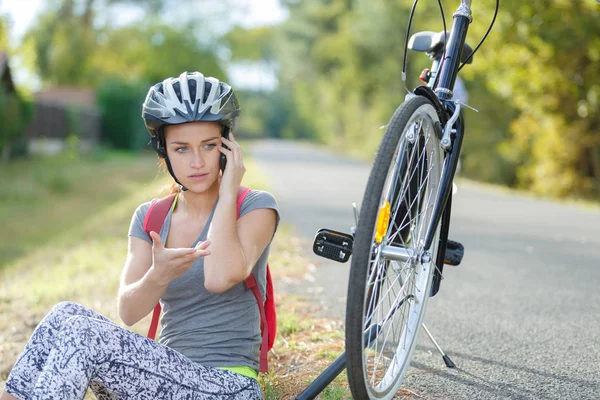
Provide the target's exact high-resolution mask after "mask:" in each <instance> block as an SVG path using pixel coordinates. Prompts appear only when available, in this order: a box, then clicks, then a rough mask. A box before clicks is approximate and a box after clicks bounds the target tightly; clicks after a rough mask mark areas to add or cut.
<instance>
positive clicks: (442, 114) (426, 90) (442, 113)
mask: <svg viewBox="0 0 600 400" xmlns="http://www.w3.org/2000/svg"><path fill="white" fill-rule="evenodd" d="M414 93H415V94H416V95H417V96H423V97H426V98H427V99H429V100H430V101H431V102H432V103H433V106H434V107H435V111H436V112H437V115H438V117H439V118H440V122H441V124H442V126H446V122H448V114H447V113H446V110H445V109H444V107H443V106H442V103H441V102H440V99H438V97H437V96H436V95H435V93H434V92H433V90H431V88H430V87H428V86H424V85H421V86H417V87H416V88H415V90H414Z"/></svg>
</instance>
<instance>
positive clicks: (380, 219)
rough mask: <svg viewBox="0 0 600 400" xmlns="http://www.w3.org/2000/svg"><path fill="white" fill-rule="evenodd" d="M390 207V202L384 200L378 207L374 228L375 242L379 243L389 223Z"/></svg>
mask: <svg viewBox="0 0 600 400" xmlns="http://www.w3.org/2000/svg"><path fill="white" fill-rule="evenodd" d="M390 209H391V207H390V202H389V201H386V202H385V204H384V205H383V206H382V207H381V208H380V209H379V214H377V228H376V230H375V241H376V242H377V243H381V241H382V240H383V237H384V236H385V234H386V232H387V229H388V225H389V223H390Z"/></svg>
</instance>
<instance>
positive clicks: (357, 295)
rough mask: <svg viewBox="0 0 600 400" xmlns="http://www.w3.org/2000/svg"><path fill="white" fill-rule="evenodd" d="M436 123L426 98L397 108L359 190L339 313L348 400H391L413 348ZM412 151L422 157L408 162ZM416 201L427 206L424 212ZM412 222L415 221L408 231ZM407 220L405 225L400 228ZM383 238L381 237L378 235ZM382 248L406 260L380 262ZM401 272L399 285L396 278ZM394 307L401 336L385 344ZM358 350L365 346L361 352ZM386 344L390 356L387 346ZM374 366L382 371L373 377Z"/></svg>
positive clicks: (425, 283)
mask: <svg viewBox="0 0 600 400" xmlns="http://www.w3.org/2000/svg"><path fill="white" fill-rule="evenodd" d="M438 122H439V118H438V116H437V113H436V111H435V107H434V105H433V103H432V102H431V101H430V100H429V99H427V98H425V97H423V96H414V97H411V98H410V99H408V100H407V101H405V102H404V103H402V104H401V105H400V107H398V109H397V110H396V112H395V113H394V115H393V116H392V118H391V120H390V123H389V124H388V126H387V128H386V132H385V134H384V137H383V139H382V142H381V144H380V147H379V150H378V152H377V155H376V158H375V161H374V164H373V168H372V170H371V173H370V176H369V180H368V183H367V186H366V189H365V194H364V196H363V203H362V205H361V209H360V214H359V221H358V226H357V230H356V237H355V241H354V246H353V256H352V263H351V266H350V279H349V284H348V297H347V306H346V356H347V375H348V381H349V385H350V389H351V391H352V395H353V398H355V399H390V398H392V397H393V396H394V394H395V393H396V391H397V389H398V387H399V386H400V384H401V383H402V380H403V378H404V375H405V374H406V370H407V369H408V365H409V364H410V359H411V357H412V352H413V350H414V347H415V343H416V341H417V337H418V333H419V330H420V326H421V323H422V320H423V315H424V312H425V309H426V304H427V299H428V297H429V293H430V288H431V283H432V276H433V273H432V271H433V270H434V268H435V261H436V258H437V246H438V235H439V226H437V227H436V228H435V229H436V234H435V238H434V240H433V243H432V245H431V248H430V249H429V251H428V254H429V259H428V261H427V259H426V258H425V260H426V262H422V261H421V259H422V257H421V256H422V255H423V254H421V253H423V251H422V250H423V249H420V250H419V248H418V245H419V243H420V242H419V241H420V240H421V241H422V240H423V239H424V236H425V231H426V230H427V226H428V222H429V220H430V218H431V209H432V208H433V203H434V202H435V199H436V197H437V191H438V190H439V185H440V176H441V173H442V166H443V157H444V155H443V151H442V149H441V146H440V134H441V133H440V130H439V129H436V127H435V126H436V123H438ZM409 130H410V132H411V133H412V135H413V137H414V140H412V142H411V140H409V138H408V137H407V132H409ZM415 133H416V135H415ZM408 136H410V135H408ZM420 150H423V151H421V152H420V153H419V156H415V154H416V153H418V152H419V151H420ZM424 172H426V175H424V174H423V173H424ZM398 178H402V184H401V185H398V183H397V181H398ZM415 181H416V183H415ZM415 188H416V190H415ZM421 200H427V206H426V207H425V209H423V207H424V206H423V204H424V203H422V202H421ZM386 202H388V203H386ZM430 203H431V205H429V204H430ZM386 209H387V210H389V211H385V210H386ZM392 210H393V211H394V215H392V214H391V213H392ZM382 213H383V214H382ZM386 214H387V215H388V220H389V221H390V222H389V223H388V224H387V225H385V223H381V221H383V220H385V215H386ZM382 215H383V217H382ZM412 216H415V217H416V218H415V219H414V220H415V223H414V224H413V219H412V218H411V217H412ZM407 217H408V218H409V221H408V225H407V224H405V222H404V221H406V218H407ZM378 221H380V225H379V228H378ZM438 225H439V224H438ZM407 227H408V228H407ZM383 231H385V235H382V233H383ZM378 233H379V237H377V234H378ZM421 244H422V243H421ZM390 245H391V246H394V247H401V246H402V247H404V248H407V249H408V248H411V246H412V248H411V250H410V251H412V253H411V254H413V255H414V257H412V258H411V260H409V261H407V262H399V261H392V260H389V259H386V258H385V256H384V255H382V253H381V250H382V249H383V246H390ZM373 261H375V262H373ZM380 261H381V264H380ZM403 271H404V273H406V275H407V277H406V278H403V277H402V274H403ZM394 275H396V278H394ZM413 278H414V279H413ZM393 279H395V280H393ZM411 279H413V281H412V283H411ZM387 281H390V282H391V286H390V289H388V290H387V291H386V292H385V293H384V292H383V289H382V288H384V287H385V286H384V285H386V282H387ZM396 282H400V291H399V292H398V293H395V292H394V291H393V290H392V288H393V285H394V284H395V283H396ZM409 291H411V292H410V293H408V292H409ZM413 291H414V292H415V293H413ZM417 292H418V293H417ZM390 293H391V294H390ZM388 295H389V296H388ZM382 296H383V297H382ZM393 296H395V297H393ZM386 297H389V299H387V300H386ZM385 301H388V302H389V304H388V311H387V312H385V311H383V310H384V309H385V304H383V303H384V302H385ZM401 308H402V309H403V310H407V311H403V312H402V316H403V317H406V318H403V320H404V321H405V322H406V323H405V324H404V323H403V326H402V329H401V331H400V334H401V335H400V336H399V337H398V338H393V339H397V340H394V341H392V340H390V341H389V342H388V336H389V335H390V332H392V333H394V335H395V334H396V333H398V332H397V331H396V330H395V329H394V327H393V322H394V321H395V319H396V317H397V316H398V315H399V314H398V311H399V310H400V309H401ZM378 314H381V315H384V314H385V315H386V317H385V318H384V319H382V324H381V326H380V325H378V324H377V325H376V320H377V319H378V317H377V315H378ZM389 321H392V324H389ZM386 324H387V325H386ZM373 326H375V327H376V329H374V330H373V332H377V337H376V338H375V340H373V341H372V342H370V343H366V339H365V337H364V336H365V335H364V332H365V331H367V330H368V329H369V328H370V327H373ZM390 326H391V328H390ZM382 337H383V342H382V343H380V344H381V349H380V350H381V353H380V354H379V355H378V356H377V359H375V356H373V361H374V363H373V368H371V367H370V363H371V360H370V357H371V355H372V354H373V349H371V347H375V351H374V353H377V351H378V350H377V349H378V343H379V341H380V340H381V339H382ZM395 342H397V343H395ZM366 344H370V347H365V345H366ZM394 345H395V346H396V347H395V350H394V351H393V352H392V351H390V346H391V347H393V346H394ZM384 353H385V354H384ZM392 354H393V356H392ZM381 360H382V361H383V362H382V366H383V367H384V368H383V370H382V371H379V370H378V365H379V361H381ZM387 360H389V363H388V362H387ZM371 372H372V374H371Z"/></svg>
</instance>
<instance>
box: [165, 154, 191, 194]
mask: <svg viewBox="0 0 600 400" xmlns="http://www.w3.org/2000/svg"><path fill="white" fill-rule="evenodd" d="M163 158H164V159H165V164H167V169H168V170H169V173H170V174H171V176H172V177H173V179H174V180H175V182H177V184H178V185H179V186H180V187H181V191H182V192H185V191H186V190H187V188H186V187H185V186H183V185H182V184H181V182H179V181H178V180H177V177H176V176H175V173H174V172H173V168H171V162H170V161H169V157H163Z"/></svg>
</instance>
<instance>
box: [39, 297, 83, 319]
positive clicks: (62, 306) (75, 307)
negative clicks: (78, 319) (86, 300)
mask: <svg viewBox="0 0 600 400" xmlns="http://www.w3.org/2000/svg"><path fill="white" fill-rule="evenodd" d="M89 311H90V309H89V308H87V307H85V306H82V305H81V304H79V303H74V302H72V301H61V302H60V303H58V304H56V305H55V306H54V307H52V309H51V310H50V312H49V313H48V315H65V316H69V317H70V316H72V315H80V314H83V313H87V312H89Z"/></svg>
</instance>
